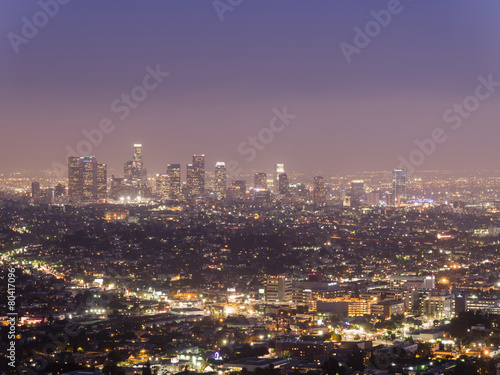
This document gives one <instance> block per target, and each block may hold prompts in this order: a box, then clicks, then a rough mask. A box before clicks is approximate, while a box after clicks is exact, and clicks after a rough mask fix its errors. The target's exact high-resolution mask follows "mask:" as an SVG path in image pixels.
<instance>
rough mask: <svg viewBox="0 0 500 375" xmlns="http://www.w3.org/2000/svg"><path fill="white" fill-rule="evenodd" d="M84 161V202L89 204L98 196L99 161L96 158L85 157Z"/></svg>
mask: <svg viewBox="0 0 500 375" xmlns="http://www.w3.org/2000/svg"><path fill="white" fill-rule="evenodd" d="M82 161H83V171H82V179H83V194H82V201H86V202H89V201H93V200H94V199H95V197H96V196H97V159H96V158H95V157H94V156H84V157H83V160H82Z"/></svg>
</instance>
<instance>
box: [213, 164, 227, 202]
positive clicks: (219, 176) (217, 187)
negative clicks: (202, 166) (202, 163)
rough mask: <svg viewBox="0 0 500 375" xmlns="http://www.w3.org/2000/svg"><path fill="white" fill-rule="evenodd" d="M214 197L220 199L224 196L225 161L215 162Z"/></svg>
mask: <svg viewBox="0 0 500 375" xmlns="http://www.w3.org/2000/svg"><path fill="white" fill-rule="evenodd" d="M214 191H215V198H216V199H217V200H222V199H224V198H225V197H226V163H224V162H223V161H219V162H217V163H216V164H215V183H214Z"/></svg>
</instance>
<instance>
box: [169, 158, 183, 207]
mask: <svg viewBox="0 0 500 375" xmlns="http://www.w3.org/2000/svg"><path fill="white" fill-rule="evenodd" d="M167 176H168V197H169V198H170V199H179V198H180V196H181V165H180V164H168V165H167Z"/></svg>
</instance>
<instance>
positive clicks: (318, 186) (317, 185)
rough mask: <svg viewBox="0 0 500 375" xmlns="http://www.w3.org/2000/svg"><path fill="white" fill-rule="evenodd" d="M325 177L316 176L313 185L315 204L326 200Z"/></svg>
mask: <svg viewBox="0 0 500 375" xmlns="http://www.w3.org/2000/svg"><path fill="white" fill-rule="evenodd" d="M325 196H326V193H325V178H324V177H323V176H316V177H314V185H313V202H314V204H322V203H324V202H325Z"/></svg>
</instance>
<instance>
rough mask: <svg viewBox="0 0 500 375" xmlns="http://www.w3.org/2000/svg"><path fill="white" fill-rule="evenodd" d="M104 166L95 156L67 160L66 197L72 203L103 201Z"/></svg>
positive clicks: (105, 179)
mask: <svg viewBox="0 0 500 375" xmlns="http://www.w3.org/2000/svg"><path fill="white" fill-rule="evenodd" d="M106 175H107V168H106V164H99V163H98V162H97V159H96V158H95V156H83V157H78V156H70V157H69V158H68V195H69V198H70V200H71V201H72V202H80V201H84V202H90V201H95V200H98V199H105V198H106V193H107V178H106Z"/></svg>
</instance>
